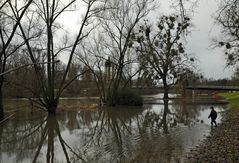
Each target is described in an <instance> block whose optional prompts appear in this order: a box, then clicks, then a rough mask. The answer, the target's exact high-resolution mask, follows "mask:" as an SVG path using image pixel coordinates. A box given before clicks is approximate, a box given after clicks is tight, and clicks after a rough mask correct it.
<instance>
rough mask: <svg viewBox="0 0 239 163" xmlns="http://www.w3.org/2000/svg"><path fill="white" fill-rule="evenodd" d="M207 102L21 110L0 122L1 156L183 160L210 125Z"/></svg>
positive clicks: (6, 159) (49, 159) (20, 159)
mask: <svg viewBox="0 0 239 163" xmlns="http://www.w3.org/2000/svg"><path fill="white" fill-rule="evenodd" d="M223 107H224V106H217V107H216V108H217V109H219V110H222V109H223ZM208 108H209V106H203V105H198V106H197V105H186V104H182V103H178V102H173V103H172V102H171V103H170V104H169V101H167V100H165V101H164V104H163V105H146V106H144V107H143V108H122V107H121V108H114V109H109V108H107V109H101V110H96V111H90V110H81V111H78V112H66V113H62V114H60V115H58V116H57V119H56V117H44V116H36V115H29V114H27V113H21V114H20V113H19V115H18V116H16V118H15V119H14V120H11V121H9V122H7V123H5V124H4V125H1V126H0V141H1V146H0V148H1V149H0V150H1V154H0V162H10V163H11V162H24V163H25V162H93V163H94V162H97V163H98V162H102V163H103V162H178V161H182V159H183V156H184V154H185V152H186V151H187V150H189V148H190V147H193V146H195V145H197V143H198V139H202V138H203V137H204V135H205V134H208V133H209V131H210V122H208V123H207V122H206V118H207V116H208V112H209V110H208ZM207 111H208V112H207ZM34 116H36V117H34Z"/></svg>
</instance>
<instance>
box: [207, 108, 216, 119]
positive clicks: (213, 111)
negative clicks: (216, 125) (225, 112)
mask: <svg viewBox="0 0 239 163" xmlns="http://www.w3.org/2000/svg"><path fill="white" fill-rule="evenodd" d="M208 118H211V119H214V120H215V119H216V118H217V112H216V111H215V110H214V109H213V110H212V111H211V113H210V114H209V116H208Z"/></svg>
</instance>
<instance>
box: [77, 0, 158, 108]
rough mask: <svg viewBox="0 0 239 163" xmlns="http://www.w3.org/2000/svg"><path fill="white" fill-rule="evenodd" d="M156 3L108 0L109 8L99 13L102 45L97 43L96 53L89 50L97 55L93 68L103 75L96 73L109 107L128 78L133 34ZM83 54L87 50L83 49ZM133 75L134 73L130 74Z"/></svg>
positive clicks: (131, 58) (99, 36)
mask: <svg viewBox="0 0 239 163" xmlns="http://www.w3.org/2000/svg"><path fill="white" fill-rule="evenodd" d="M153 2H154V1H153V0H150V1H148V0H115V1H108V2H107V3H106V7H107V8H108V10H106V11H105V12H104V13H102V14H101V15H99V19H98V21H99V22H100V24H101V28H100V30H99V32H98V37H97V38H96V39H98V40H99V44H96V45H97V46H96V48H94V49H95V52H87V53H89V54H93V56H94V54H97V58H96V59H95V60H94V62H96V63H97V64H94V65H95V66H94V67H92V68H91V69H92V71H94V69H97V70H98V72H99V74H100V76H99V75H95V76H96V77H97V80H98V81H101V82H100V83H101V85H99V89H100V90H101V91H100V92H103V94H102V95H101V96H102V98H103V100H104V101H106V102H107V104H108V105H110V106H113V105H115V104H116V99H117V96H118V95H117V94H118V90H119V88H121V87H123V86H124V84H122V82H123V80H124V79H126V74H127V73H126V72H127V71H126V70H127V68H129V67H128V66H129V65H130V64H131V63H132V62H133V56H132V54H133V53H134V51H133V50H132V49H131V48H130V47H131V46H132V39H131V36H132V35H134V30H135V29H136V27H137V24H138V23H139V22H140V21H141V20H142V19H143V18H145V16H146V15H147V14H148V13H149V12H150V10H151V9H153V7H152V6H153V5H152V4H153ZM91 49H93V48H91ZM83 53H85V52H81V54H83ZM95 56H96V55H95ZM82 58H83V60H84V57H81V60H82ZM87 62H88V61H84V63H85V64H86V65H89V64H87ZM88 63H89V62H88ZM104 69H105V70H104ZM128 72H129V71H128ZM104 74H107V75H106V76H107V77H106V78H107V81H105V77H103V76H104ZM133 75H134V73H133V74H132V73H131V75H130V76H133ZM99 79H100V80H99ZM128 79H129V78H128ZM105 86H106V87H105Z"/></svg>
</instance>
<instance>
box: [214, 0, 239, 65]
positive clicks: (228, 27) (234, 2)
mask: <svg viewBox="0 0 239 163" xmlns="http://www.w3.org/2000/svg"><path fill="white" fill-rule="evenodd" d="M216 15H217V17H216V22H217V23H218V24H219V25H220V26H221V27H222V30H221V31H222V35H221V37H220V38H219V39H218V40H217V42H219V46H223V47H224V48H225V55H226V57H227V64H228V65H231V66H232V65H236V64H237V63H238V59H239V55H238V52H239V1H238V0H226V1H220V5H219V9H218V11H217V13H216ZM219 40H220V41H219Z"/></svg>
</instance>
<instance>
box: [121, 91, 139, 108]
mask: <svg viewBox="0 0 239 163" xmlns="http://www.w3.org/2000/svg"><path fill="white" fill-rule="evenodd" d="M117 105H129V106H142V105H143V98H142V97H141V96H140V95H138V94H136V93H135V92H133V91H132V90H128V89H124V90H121V91H119V92H118V98H117Z"/></svg>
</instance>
